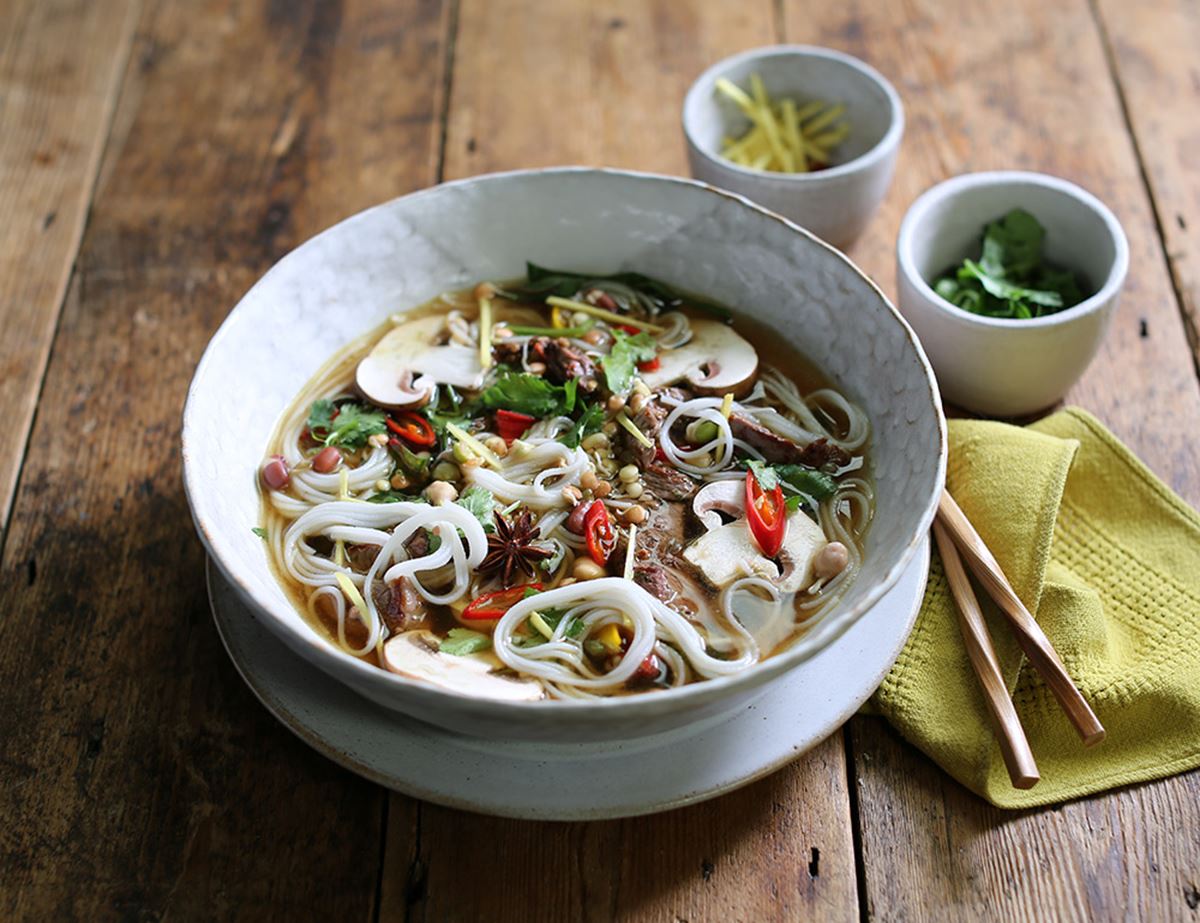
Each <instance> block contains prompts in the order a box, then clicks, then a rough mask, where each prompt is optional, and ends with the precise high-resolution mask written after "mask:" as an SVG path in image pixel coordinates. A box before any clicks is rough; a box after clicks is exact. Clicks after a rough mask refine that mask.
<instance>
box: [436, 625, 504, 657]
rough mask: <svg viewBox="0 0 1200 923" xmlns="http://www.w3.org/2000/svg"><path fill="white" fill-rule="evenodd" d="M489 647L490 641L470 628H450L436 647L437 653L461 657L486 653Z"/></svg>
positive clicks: (481, 633) (479, 632)
mask: <svg viewBox="0 0 1200 923" xmlns="http://www.w3.org/2000/svg"><path fill="white" fill-rule="evenodd" d="M491 646H492V639H491V638H489V637H488V636H487V635H485V634H484V633H483V632H481V631H472V630H471V629H470V628H451V629H450V631H449V632H448V633H447V635H446V637H445V638H443V639H442V641H441V643H440V644H439V645H438V652H439V653H442V654H454V655H455V656H457V657H462V656H465V655H466V654H475V653H478V652H479V651H486V650H488V648H490V647H491Z"/></svg>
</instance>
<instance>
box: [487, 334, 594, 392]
mask: <svg viewBox="0 0 1200 923" xmlns="http://www.w3.org/2000/svg"><path fill="white" fill-rule="evenodd" d="M523 350H525V347H523V346H522V344H521V343H514V342H512V341H511V340H500V341H499V342H498V343H496V344H495V345H494V346H493V347H492V358H493V359H495V360H496V361H497V362H500V363H503V364H505V365H520V364H521V354H522V351H523ZM525 355H526V357H527V359H528V361H529V362H540V363H542V364H543V365H544V366H546V371H545V372H544V373H543V377H544V378H545V379H546V380H547V381H552V382H554V383H555V384H559V385H561V384H566V382H567V380H568V379H571V378H574V379H575V380H576V381H578V382H579V387H580V388H581V389H582V390H584V391H595V390H596V387H597V381H596V364H595V363H594V362H592V360H591V359H589V358H588V356H587V354H586V353H585V352H584V351H583V350H582V349H580V348H579V347H578V346H575V345H574V344H572V343H571V341H570V340H568V339H567V338H566V337H558V338H557V339H553V338H551V337H533V338H532V339H531V340H529V344H528V349H527V351H525Z"/></svg>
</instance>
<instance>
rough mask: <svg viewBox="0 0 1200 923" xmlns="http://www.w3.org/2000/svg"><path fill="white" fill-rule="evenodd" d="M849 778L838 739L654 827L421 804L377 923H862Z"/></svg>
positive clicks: (391, 852) (395, 861) (399, 839)
mask: <svg viewBox="0 0 1200 923" xmlns="http://www.w3.org/2000/svg"><path fill="white" fill-rule="evenodd" d="M844 770H845V761H844V759H843V747H842V740H841V735H840V734H839V735H835V736H834V737H832V738H830V739H829V740H827V741H825V742H824V743H823V744H821V745H820V746H819V747H817V748H816V749H815V750H812V751H810V752H809V753H808V754H806V755H805V756H804V757H803V758H802V759H801V760H800V761H799V762H798V763H797V764H795V765H794V766H793V767H791V768H789V769H786V770H784V771H782V772H780V773H777V774H775V775H773V776H770V777H768V778H767V779H764V780H762V781H760V782H757V783H755V784H754V785H751V786H749V787H747V788H744V789H741V790H739V791H737V792H734V793H732V794H729V795H726V796H724V797H723V798H721V799H719V800H718V801H713V802H708V803H705V804H700V805H696V806H694V807H690V808H683V809H680V810H677V811H671V812H669V813H667V814H659V815H655V816H653V817H635V818H630V819H627V820H621V821H606V822H598V823H572V824H554V823H531V822H514V821H507V820H503V819H499V818H488V817H480V816H477V815H473V814H466V813H463V812H461V811H452V810H448V809H445V808H438V807H434V806H432V805H419V810H420V824H419V830H420V837H419V840H418V841H417V842H416V843H414V842H413V840H412V839H411V838H409V837H407V836H391V835H389V837H388V860H387V862H386V866H385V873H384V889H383V895H384V900H383V902H382V912H381V914H380V921H381V923H394V921H401V920H406V921H439V923H440V921H447V923H450V921H459V920H463V921H472V920H487V921H489V923H504V921H514V923H526V921H541V920H547V921H557V920H576V921H602V920H604V921H607V920H630V921H642V920H662V921H668V923H678V921H688V923H708V921H714V923H725V921H730V920H748V921H749V920H753V921H768V920H805V919H817V920H823V921H825V920H828V921H838V920H856V919H857V918H858V912H857V908H856V903H855V900H854V889H855V879H854V865H853V861H852V859H851V857H850V856H849V855H848V853H849V844H848V842H847V837H848V832H849V829H850V814H849V805H848V802H847V800H846V791H845V774H844ZM537 784H538V780H537V779H530V785H532V786H536V785H537ZM629 784H630V785H637V779H636V778H631V779H630V780H629ZM397 801H401V802H402V804H401V805H400V807H401V808H402V809H404V810H409V809H411V803H410V802H407V800H406V799H398V798H397V799H393V804H395V803H396V802H397ZM401 829H404V828H403V827H402V828H401Z"/></svg>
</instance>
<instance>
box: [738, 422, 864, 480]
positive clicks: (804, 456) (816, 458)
mask: <svg viewBox="0 0 1200 923" xmlns="http://www.w3.org/2000/svg"><path fill="white" fill-rule="evenodd" d="M729 428H730V429H731V430H732V431H733V435H734V437H735V438H737V439H741V440H742V441H743V442H745V443H747V444H749V445H752V446H754V448H756V449H758V451H760V452H762V455H763V458H765V459H766V460H767V461H768V462H770V463H771V464H773V465H807V466H808V467H809V468H820V467H823V466H824V465H826V464H829V463H831V462H832V463H834V464H836V465H839V466H840V465H844V464H846V463H847V462H849V461H850V456H849V454H847V452H846V451H845V450H844V449H842V448H841V447H839V446H836V445H834V444H833V443H831V442H830V441H829V440H828V439H825V438H824V437H822V438H820V439H817V440H815V441H814V442H810V443H809V444H808V445H806V446H800V445H797V444H796V443H794V442H792V440H790V439H787V438H785V437H784V436H780V435H779V434H778V433H776V432H773V431H772V430H769V429H767V428H766V427H765V426H763V425H762V424H761V423H758V422H757V421H755V420H751V419H750V418H749V417H745V416H742V415H741V414H738V413H735V414H733V415H732V416H730V418H729Z"/></svg>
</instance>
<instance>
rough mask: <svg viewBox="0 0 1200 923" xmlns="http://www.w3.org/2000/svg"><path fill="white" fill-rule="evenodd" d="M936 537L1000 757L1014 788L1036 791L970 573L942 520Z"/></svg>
mask: <svg viewBox="0 0 1200 923" xmlns="http://www.w3.org/2000/svg"><path fill="white" fill-rule="evenodd" d="M933 537H934V539H935V540H936V541H937V546H938V551H939V552H941V555H942V569H943V570H944V571H945V572H946V583H947V584H949V586H950V592H951V594H952V595H953V596H954V601H955V603H957V608H958V627H959V628H960V629H962V636H963V641H964V642H965V643H966V647H967V655H968V656H969V657H970V658H971V666H972V667H974V668H975V674H976V675H977V676H978V677H979V685H980V686H982V687H983V696H984V700H985V701H986V702H987V707H988V711H990V712H991V713H992V719H993V721H995V724H996V730H997V731H999V732H1000V753H1001V755H1002V756H1003V757H1004V765H1005V766H1006V767H1007V768H1008V777H1009V778H1010V779H1011V780H1012V784H1013V787H1014V788H1033V786H1035V785H1037V783H1038V779H1040V778H1041V776H1040V775H1039V774H1038V768H1037V763H1035V762H1034V760H1033V751H1032V750H1030V749H1029V740H1028V739H1027V738H1026V737H1025V729H1024V728H1023V727H1021V719H1020V718H1018V717H1017V710H1016V708H1015V707H1014V706H1013V702H1012V699H1011V698H1009V695H1008V687H1007V686H1006V685H1005V683H1004V675H1003V674H1002V673H1001V672H1000V662H999V660H998V659H997V658H996V650H995V648H993V647H992V636H991V635H990V634H988V630H987V624H986V623H985V622H984V620H983V612H981V611H980V609H979V601H978V600H977V599H976V598H975V591H974V590H973V589H971V581H970V580H969V579H968V578H967V572H966V571H965V570H963V565H962V559H961V558H959V556H958V550H957V549H956V548H955V547H954V542H953V540H952V539H951V538H950V535H949V533H948V532H947V531H946V527H945V526H944V525H942V523H941V521H940V520H939V521H936V522H934V524H933Z"/></svg>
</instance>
